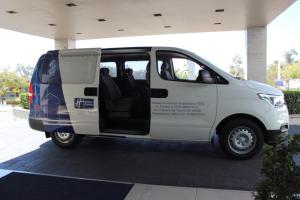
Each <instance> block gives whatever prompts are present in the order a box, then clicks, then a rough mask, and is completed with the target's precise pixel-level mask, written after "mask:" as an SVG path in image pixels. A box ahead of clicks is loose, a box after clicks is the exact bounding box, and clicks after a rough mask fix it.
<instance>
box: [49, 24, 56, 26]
mask: <svg viewBox="0 0 300 200" xmlns="http://www.w3.org/2000/svg"><path fill="white" fill-rule="evenodd" d="M48 25H49V26H56V24H48Z"/></svg>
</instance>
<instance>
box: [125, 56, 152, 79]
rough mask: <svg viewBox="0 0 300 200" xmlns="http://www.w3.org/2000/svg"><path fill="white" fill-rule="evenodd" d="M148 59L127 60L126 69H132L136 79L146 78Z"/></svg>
mask: <svg viewBox="0 0 300 200" xmlns="http://www.w3.org/2000/svg"><path fill="white" fill-rule="evenodd" d="M148 63H149V61H148V60H136V61H135V60H130V61H125V69H132V71H133V72H132V75H133V77H134V78H135V79H136V80H146V68H147V65H148Z"/></svg>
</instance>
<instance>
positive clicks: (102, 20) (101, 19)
mask: <svg viewBox="0 0 300 200" xmlns="http://www.w3.org/2000/svg"><path fill="white" fill-rule="evenodd" d="M97 20H98V22H105V21H106V19H103V18H100V19H97Z"/></svg>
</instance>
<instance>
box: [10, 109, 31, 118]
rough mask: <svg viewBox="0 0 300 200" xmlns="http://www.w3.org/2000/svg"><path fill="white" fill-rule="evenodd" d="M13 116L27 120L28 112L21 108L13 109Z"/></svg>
mask: <svg viewBox="0 0 300 200" xmlns="http://www.w3.org/2000/svg"><path fill="white" fill-rule="evenodd" d="M12 112H13V116H14V117H17V118H21V119H28V116H29V110H25V109H23V108H21V107H13V109H12Z"/></svg>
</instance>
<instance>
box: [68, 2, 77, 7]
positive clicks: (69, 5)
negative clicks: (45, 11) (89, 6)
mask: <svg viewBox="0 0 300 200" xmlns="http://www.w3.org/2000/svg"><path fill="white" fill-rule="evenodd" d="M66 6H68V7H75V6H77V5H76V4H75V3H72V2H71V3H67V4H66Z"/></svg>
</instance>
